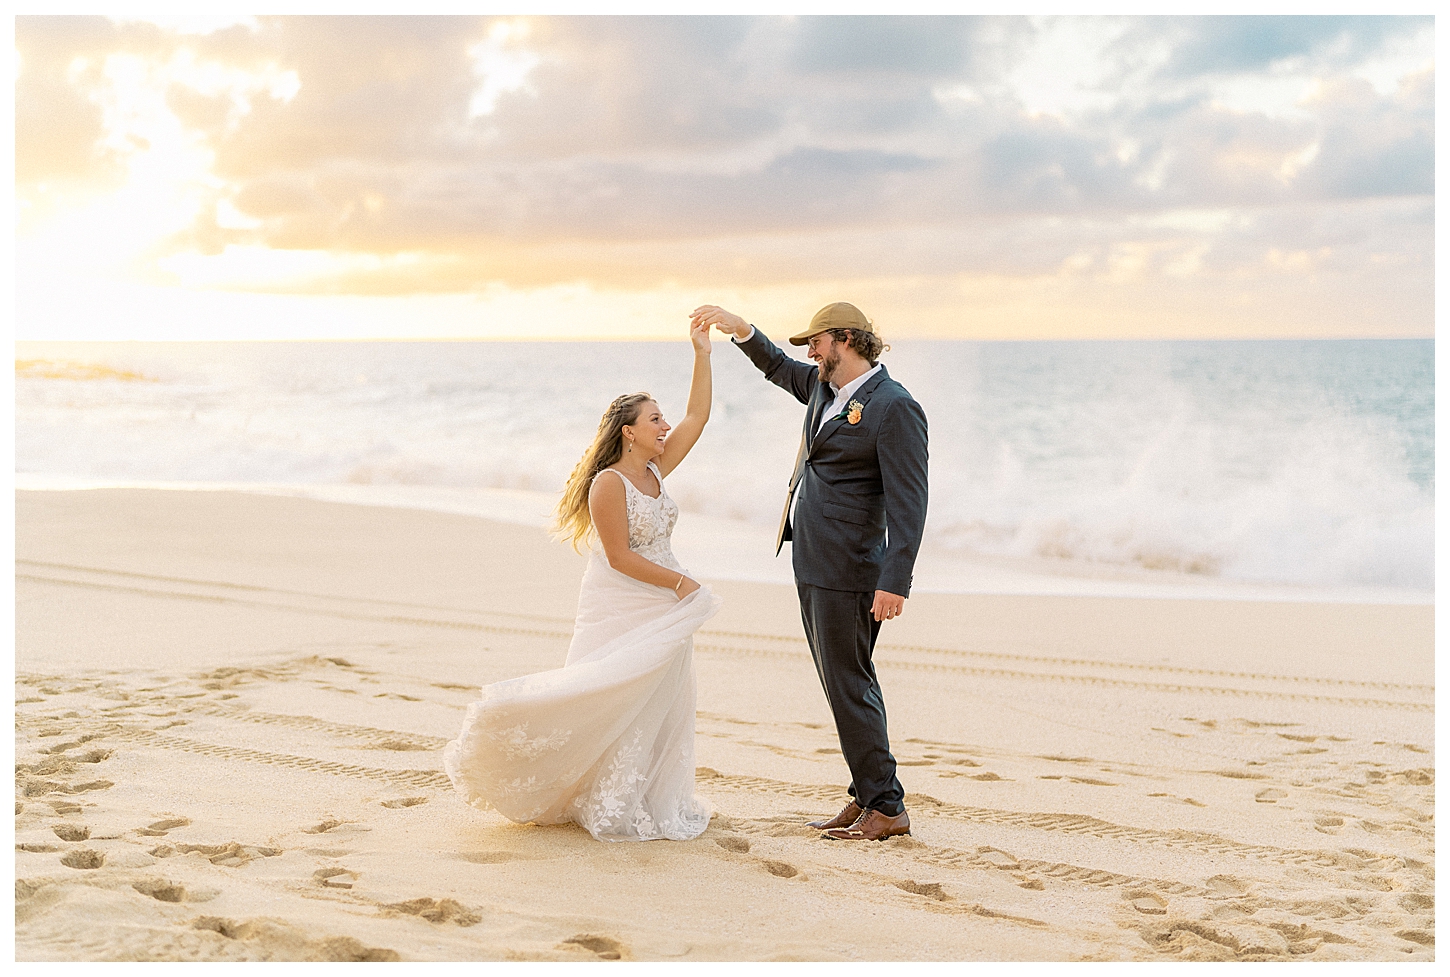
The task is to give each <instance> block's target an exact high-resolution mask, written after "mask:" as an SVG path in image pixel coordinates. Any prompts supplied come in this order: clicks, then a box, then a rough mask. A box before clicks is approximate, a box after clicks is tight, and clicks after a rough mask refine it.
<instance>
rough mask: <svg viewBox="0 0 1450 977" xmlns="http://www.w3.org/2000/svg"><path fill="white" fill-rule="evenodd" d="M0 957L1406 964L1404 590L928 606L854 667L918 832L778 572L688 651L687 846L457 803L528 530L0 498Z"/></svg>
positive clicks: (518, 666)
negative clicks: (869, 682) (692, 761)
mask: <svg viewBox="0 0 1450 977" xmlns="http://www.w3.org/2000/svg"><path fill="white" fill-rule="evenodd" d="M16 560H17V562H16V578H17V579H16V672H17V675H16V703H17V704H16V763H17V777H16V785H17V786H16V805H15V807H16V848H17V851H16V855H15V858H16V924H15V927H16V928H15V946H16V957H17V959H19V960H31V961H35V960H253V959H273V960H586V959H596V958H603V959H623V960H685V961H712V960H894V961H918V960H919V961H932V960H1055V961H1074V960H1250V959H1253V960H1262V959H1300V960H1303V959H1308V960H1356V961H1363V960H1432V959H1433V958H1434V952H1435V951H1434V935H1433V934H1434V919H1435V917H1434V819H1433V818H1434V765H1435V764H1434V754H1433V749H1434V711H1433V703H1434V687H1433V683H1434V655H1433V619H1434V610H1433V607H1430V606H1426V605H1413V604H1399V605H1393V604H1382V605H1373V604H1336V603H1310V602H1287V601H1280V602H1274V601H1238V600H1173V599H1129V598H1106V597H1086V596H1083V597H1062V596H1055V597H1035V596H1011V595H988V596H973V595H956V594H931V593H924V594H919V595H916V596H914V597H913V599H912V600H911V601H910V602H909V603H908V605H907V613H906V615H905V616H904V617H903V618H902V619H901V620H899V621H896V622H892V623H891V624H889V625H887V626H886V628H885V629H884V630H883V633H882V638H881V644H880V646H879V648H878V651H877V657H876V660H877V665H878V668H879V672H880V676H881V682H882V685H883V688H884V692H885V696H886V702H887V708H888V712H889V716H890V719H891V723H892V726H891V734H892V745H893V749H894V751H895V753H896V756H897V759H898V761H899V763H900V764H901V770H900V777H901V780H902V782H903V783H904V784H905V786H906V789H907V791H908V796H907V804H908V809H909V811H910V813H911V818H912V834H911V836H910V837H905V838H898V839H893V840H891V841H888V842H884V843H859V844H853V843H841V842H832V841H829V840H824V839H822V838H821V836H820V835H819V834H818V833H817V832H814V831H811V830H810V829H808V828H805V827H804V825H803V822H804V821H805V820H807V819H809V818H810V817H814V816H819V815H822V814H833V813H835V811H836V810H837V809H839V807H840V806H841V805H842V804H843V803H844V800H845V795H844V787H845V784H846V782H847V780H848V774H847V771H846V767H845V764H844V762H843V760H842V758H841V755H840V753H839V751H838V749H837V744H836V739H835V734H834V730H833V728H832V725H831V720H830V716H829V713H828V712H827V708H826V703H825V701H824V697H823V695H822V693H821V690H820V687H819V685H818V683H817V680H816V676H815V673H814V670H813V668H812V666H811V662H810V657H809V653H808V651H807V649H806V645H805V641H804V638H803V636H802V634H801V626H800V620H799V616H798V611H797V608H796V603H795V594H794V592H793V590H792V589H791V588H790V587H788V586H783V585H779V584H754V583H745V582H739V581H723V582H719V583H718V584H716V585H715V589H716V591H717V592H718V593H720V594H721V595H722V596H723V597H724V598H725V605H724V608H723V610H722V611H721V613H720V614H719V615H718V616H717V617H716V618H714V619H713V620H711V621H710V622H709V623H708V624H707V625H706V628H705V629H704V630H703V631H701V632H700V633H699V634H698V635H697V638H696V649H695V665H696V669H697V673H698V683H699V715H698V722H697V731H698V736H697V756H698V761H699V764H700V767H699V770H698V772H697V784H698V791H699V793H700V795H701V796H702V797H704V798H705V799H706V800H707V801H708V802H709V803H710V804H711V805H712V806H713V808H714V810H715V817H714V819H713V821H712V823H711V826H710V828H709V830H708V831H706V832H705V834H704V835H703V836H701V837H700V838H698V839H696V840H694V841H691V842H685V843H673V842H649V843H643V844H614V845H610V844H601V843H597V842H594V841H593V840H591V839H590V838H589V836H588V835H587V834H586V833H585V832H584V831H583V830H582V829H579V828H575V827H537V826H529V825H516V824H513V823H511V822H509V821H507V820H505V819H504V818H502V817H501V816H499V815H497V814H496V813H484V812H480V811H476V810H474V809H472V808H469V807H467V806H466V805H465V804H464V803H463V801H462V800H461V798H460V797H459V796H458V795H457V794H455V793H454V791H453V790H452V788H451V786H450V785H449V783H448V780H447V778H446V777H445V776H444V775H443V773H442V769H441V750H442V747H443V745H444V744H445V743H446V742H447V741H448V740H449V739H451V738H452V737H453V736H454V735H455V733H456V732H457V729H458V726H459V723H460V721H461V719H462V716H463V712H464V709H465V707H466V706H467V704H468V703H469V702H470V701H471V700H472V699H474V698H475V697H476V695H477V690H478V687H479V686H480V685H482V684H485V683H489V682H493V681H497V680H500V679H504V678H508V677H512V676H516V675H520V674H524V673H527V672H532V671H538V670H542V669H546V668H551V667H556V666H557V665H558V664H560V663H561V662H562V660H563V655H564V650H565V648H566V646H567V644H568V639H569V635H570V631H571V627H572V616H573V611H574V604H575V600H576V596H577V588H578V581H579V577H580V574H581V572H582V569H583V565H584V561H583V558H582V557H579V556H578V555H576V554H574V553H573V552H572V551H570V550H569V549H567V548H565V547H562V546H559V545H557V544H554V543H552V542H550V541H549V540H548V539H547V537H546V536H545V535H544V534H543V533H542V532H540V531H539V530H537V529H534V528H530V527H527V526H519V525H507V524H503V523H497V522H490V521H488V520H484V519H479V518H473V517H467V516H461V515H448V514H442V513H429V512H420V511H410V510H405V509H386V508H373V507H367V506H361V505H347V504H340V503H329V502H320V501H313V500H307V499H288V498H273V497H265V496H258V495H246V494H241V493H231V492H167V491H147V490H119V489H118V490H96V491H69V492H63V491H53V492H19V493H17V499H16Z"/></svg>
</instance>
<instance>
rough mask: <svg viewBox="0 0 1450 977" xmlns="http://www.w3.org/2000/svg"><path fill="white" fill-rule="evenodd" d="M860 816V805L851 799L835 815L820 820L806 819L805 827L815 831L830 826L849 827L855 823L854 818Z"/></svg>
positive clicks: (826, 828) (824, 829)
mask: <svg viewBox="0 0 1450 977" xmlns="http://www.w3.org/2000/svg"><path fill="white" fill-rule="evenodd" d="M860 816H861V805H859V804H857V803H856V802H855V801H852V802H851V803H849V804H847V805H846V806H845V807H843V808H841V813H840V814H837V815H836V816H835V817H833V818H829V819H823V820H820V821H807V822H806V827H807V828H815V829H816V830H817V831H826V830H828V829H830V828H849V827H850V826H851V825H853V824H855V823H856V819H857V818H859V817H860Z"/></svg>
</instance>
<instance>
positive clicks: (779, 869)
mask: <svg viewBox="0 0 1450 977" xmlns="http://www.w3.org/2000/svg"><path fill="white" fill-rule="evenodd" d="M762 864H764V865H765V870H766V871H767V872H769V873H770V874H771V875H774V876H775V877H776V878H778V879H793V878H795V877H796V876H797V875H800V871H799V870H798V869H797V868H796V867H795V866H794V865H790V864H788V863H786V862H776V861H771V860H770V859H768V858H767V859H764V860H763V862H762Z"/></svg>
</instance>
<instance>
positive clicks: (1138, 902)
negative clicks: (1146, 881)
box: [1123, 890, 1168, 916]
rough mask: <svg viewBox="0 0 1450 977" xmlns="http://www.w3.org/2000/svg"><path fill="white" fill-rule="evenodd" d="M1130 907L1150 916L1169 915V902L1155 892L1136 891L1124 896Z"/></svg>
mask: <svg viewBox="0 0 1450 977" xmlns="http://www.w3.org/2000/svg"><path fill="white" fill-rule="evenodd" d="M1123 898H1125V899H1127V900H1128V905H1130V906H1132V907H1133V908H1134V909H1136V910H1138V912H1140V913H1144V914H1146V915H1148V916H1164V915H1167V913H1168V900H1167V899H1164V898H1163V897H1162V896H1160V895H1158V894H1157V893H1154V892H1142V891H1139V890H1134V891H1130V892H1126V893H1124V894H1123Z"/></svg>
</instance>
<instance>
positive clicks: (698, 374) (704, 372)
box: [657, 323, 714, 476]
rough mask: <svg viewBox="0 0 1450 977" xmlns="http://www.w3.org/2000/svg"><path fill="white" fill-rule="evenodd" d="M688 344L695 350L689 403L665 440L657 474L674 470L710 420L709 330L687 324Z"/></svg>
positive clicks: (666, 473) (704, 327) (711, 390)
mask: <svg viewBox="0 0 1450 977" xmlns="http://www.w3.org/2000/svg"><path fill="white" fill-rule="evenodd" d="M690 344H691V345H692V346H694V348H695V371H694V374H693V375H692V376H691V377H690V402H689V404H687V405H686V407H685V416H684V417H683V418H681V420H680V423H678V424H676V425H675V427H674V430H672V431H670V433H669V436H668V437H667V438H665V451H664V454H662V455H660V456H659V461H658V462H657V465H658V467H659V470H660V475H662V476H663V475H668V474H669V473H670V472H672V471H674V470H675V468H676V467H677V466H678V465H679V463H680V462H682V461H684V460H685V455H687V454H689V453H690V449H691V448H693V447H694V446H695V442H696V441H698V440H700V433H701V432H702V431H704V430H705V422H706V421H708V420H709V419H710V399H711V397H713V396H714V391H713V389H712V388H711V376H710V327H709V326H704V325H695V324H693V323H691V325H690Z"/></svg>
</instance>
